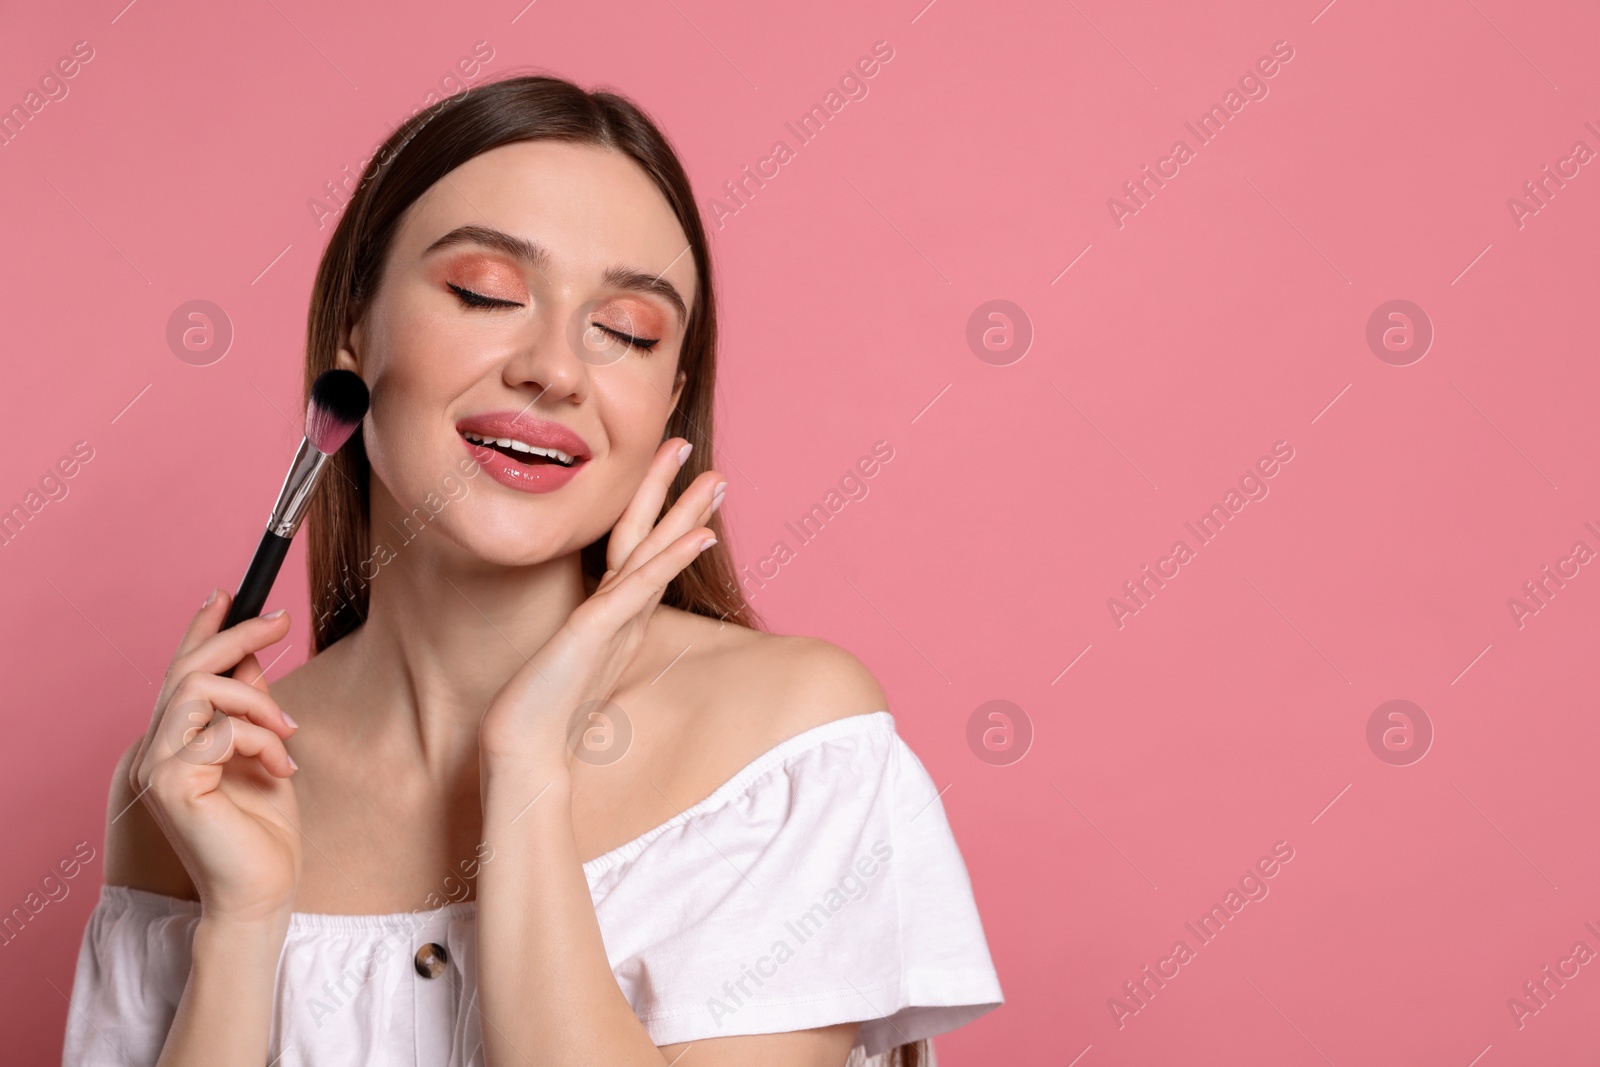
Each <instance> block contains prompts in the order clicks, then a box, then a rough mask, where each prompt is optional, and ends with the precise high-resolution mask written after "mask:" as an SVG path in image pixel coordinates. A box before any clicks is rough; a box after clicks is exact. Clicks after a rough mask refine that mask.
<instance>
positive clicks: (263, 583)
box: [222, 370, 369, 674]
mask: <svg viewBox="0 0 1600 1067" xmlns="http://www.w3.org/2000/svg"><path fill="white" fill-rule="evenodd" d="M368 401H369V397H368V395H367V384H366V383H365V382H363V381H362V380H361V377H360V375H357V374H353V373H351V372H350V371H347V370H330V371H325V372H323V373H322V374H320V375H318V376H317V380H316V381H314V382H312V383H311V401H310V403H308V404H307V405H306V438H305V440H304V441H301V442H300V451H298V452H296V453H295V457H294V463H293V465H292V466H290V468H289V475H288V477H286V478H285V479H284V480H283V488H282V489H281V490H280V491H279V492H278V503H277V506H275V507H274V508H273V509H272V517H271V518H269V519H268V520H267V532H266V533H264V534H262V535H261V544H259V545H257V546H256V554H255V558H253V559H252V560H251V561H250V568H249V570H247V571H245V572H244V580H243V581H242V582H240V583H239V593H238V595H237V596H235V597H234V598H233V606H232V607H231V608H229V609H228V618H227V620H226V621H225V622H224V623H223V624H222V628H223V629H224V630H226V629H227V628H228V627H230V626H232V625H234V624H235V623H239V622H243V621H244V620H245V619H252V618H255V617H256V616H257V615H259V614H261V607H262V605H263V604H265V603H266V602H267V594H268V593H270V592H271V591H272V583H273V582H274V581H275V580H276V579H277V577H278V568H279V567H281V566H282V565H283V558H284V556H286V555H288V554H289V542H290V541H291V540H292V539H293V538H294V535H295V531H296V530H298V529H299V528H300V520H301V519H303V518H305V514H306V505H308V504H310V503H311V494H312V492H313V491H314V490H315V489H316V487H317V480H318V477H319V476H320V475H321V474H322V469H323V468H324V467H326V466H327V464H328V457H329V456H331V455H333V454H334V453H335V452H337V451H339V449H340V448H341V447H342V446H343V445H344V443H345V442H346V441H348V440H350V435H351V434H353V433H355V432H356V427H357V426H360V425H361V420H362V419H363V418H364V417H366V414H367V403H368ZM229 673H230V674H231V673H232V672H231V671H230V672H229Z"/></svg>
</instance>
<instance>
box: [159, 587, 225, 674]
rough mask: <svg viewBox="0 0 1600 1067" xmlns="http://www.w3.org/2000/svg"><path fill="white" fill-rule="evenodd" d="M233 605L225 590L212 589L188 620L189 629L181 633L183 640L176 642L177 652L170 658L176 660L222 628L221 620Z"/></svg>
mask: <svg viewBox="0 0 1600 1067" xmlns="http://www.w3.org/2000/svg"><path fill="white" fill-rule="evenodd" d="M232 603H233V596H232V594H230V593H229V592H228V591H227V590H226V589H212V590H211V595H210V597H208V598H207V599H206V602H205V603H204V604H202V605H201V606H200V610H199V611H197V612H195V613H194V615H193V616H192V617H191V618H190V619H189V628H188V629H187V630H185V631H184V632H183V638H182V640H180V641H179V642H178V650H177V651H176V652H174V653H173V655H172V658H173V659H177V658H178V657H179V656H182V655H185V654H186V653H188V652H190V651H192V650H193V649H194V648H195V647H196V646H197V645H199V644H200V642H201V641H204V640H205V639H206V638H208V637H210V636H211V635H212V634H214V633H216V632H217V631H218V630H220V629H221V628H222V620H223V619H226V618H227V617H228V607H229V606H230V605H231V604H232Z"/></svg>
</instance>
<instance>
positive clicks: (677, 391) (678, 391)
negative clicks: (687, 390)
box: [672, 370, 689, 411]
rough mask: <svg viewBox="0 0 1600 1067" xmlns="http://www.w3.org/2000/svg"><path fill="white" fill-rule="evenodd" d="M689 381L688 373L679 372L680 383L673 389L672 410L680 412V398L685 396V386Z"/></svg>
mask: <svg viewBox="0 0 1600 1067" xmlns="http://www.w3.org/2000/svg"><path fill="white" fill-rule="evenodd" d="M688 380H689V374H688V372H687V371H682V370H680V371H679V372H678V382H677V384H676V385H674V386H673V387H672V410H673V411H677V410H678V398H679V397H681V396H682V395H683V384H684V383H685V382H687V381H688Z"/></svg>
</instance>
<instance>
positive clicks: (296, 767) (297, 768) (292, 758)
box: [284, 752, 300, 771]
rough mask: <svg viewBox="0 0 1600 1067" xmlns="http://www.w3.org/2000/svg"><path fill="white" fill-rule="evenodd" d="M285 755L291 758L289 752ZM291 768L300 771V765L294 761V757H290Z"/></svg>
mask: <svg viewBox="0 0 1600 1067" xmlns="http://www.w3.org/2000/svg"><path fill="white" fill-rule="evenodd" d="M284 755H285V756H289V753H288V752H284ZM289 766H290V768H291V769H293V770H297V771H298V770H299V769H300V764H298V763H296V762H295V761H294V757H293V756H289Z"/></svg>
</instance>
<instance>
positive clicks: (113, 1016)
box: [61, 886, 200, 1067]
mask: <svg viewBox="0 0 1600 1067" xmlns="http://www.w3.org/2000/svg"><path fill="white" fill-rule="evenodd" d="M199 917H200V905H199V904H198V903H196V902H191V901H185V900H176V899H174V898H172V897H164V896H160V895H158V894H155V893H146V892H143V891H142V890H138V889H129V888H126V887H124V886H105V887H103V888H102V889H101V890H100V900H99V903H97V904H96V905H95V909H94V911H93V912H91V913H90V915H89V923H88V925H87V926H86V927H85V928H84V931H83V944H82V946H81V947H80V948H79V950H78V967H77V972H76V974H75V975H74V977H73V981H72V1006H71V1008H70V1009H69V1011H68V1013H67V1037H66V1044H65V1046H64V1048H63V1051H62V1056H61V1063H62V1067H102V1065H104V1067H151V1065H153V1064H154V1063H155V1062H156V1060H157V1059H159V1058H160V1056H161V1046H162V1045H163V1044H164V1043H165V1042H166V1039H167V1031H168V1030H169V1029H170V1028H171V1026H172V1019H173V1016H174V1015H175V1014H176V1013H177V1010H178V1001H179V999H180V998H181V997H182V996H183V987H184V985H185V983H186V982H187V981H188V979H189V954H190V945H191V943H192V940H193V938H194V927H195V923H196V922H198V921H199Z"/></svg>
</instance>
